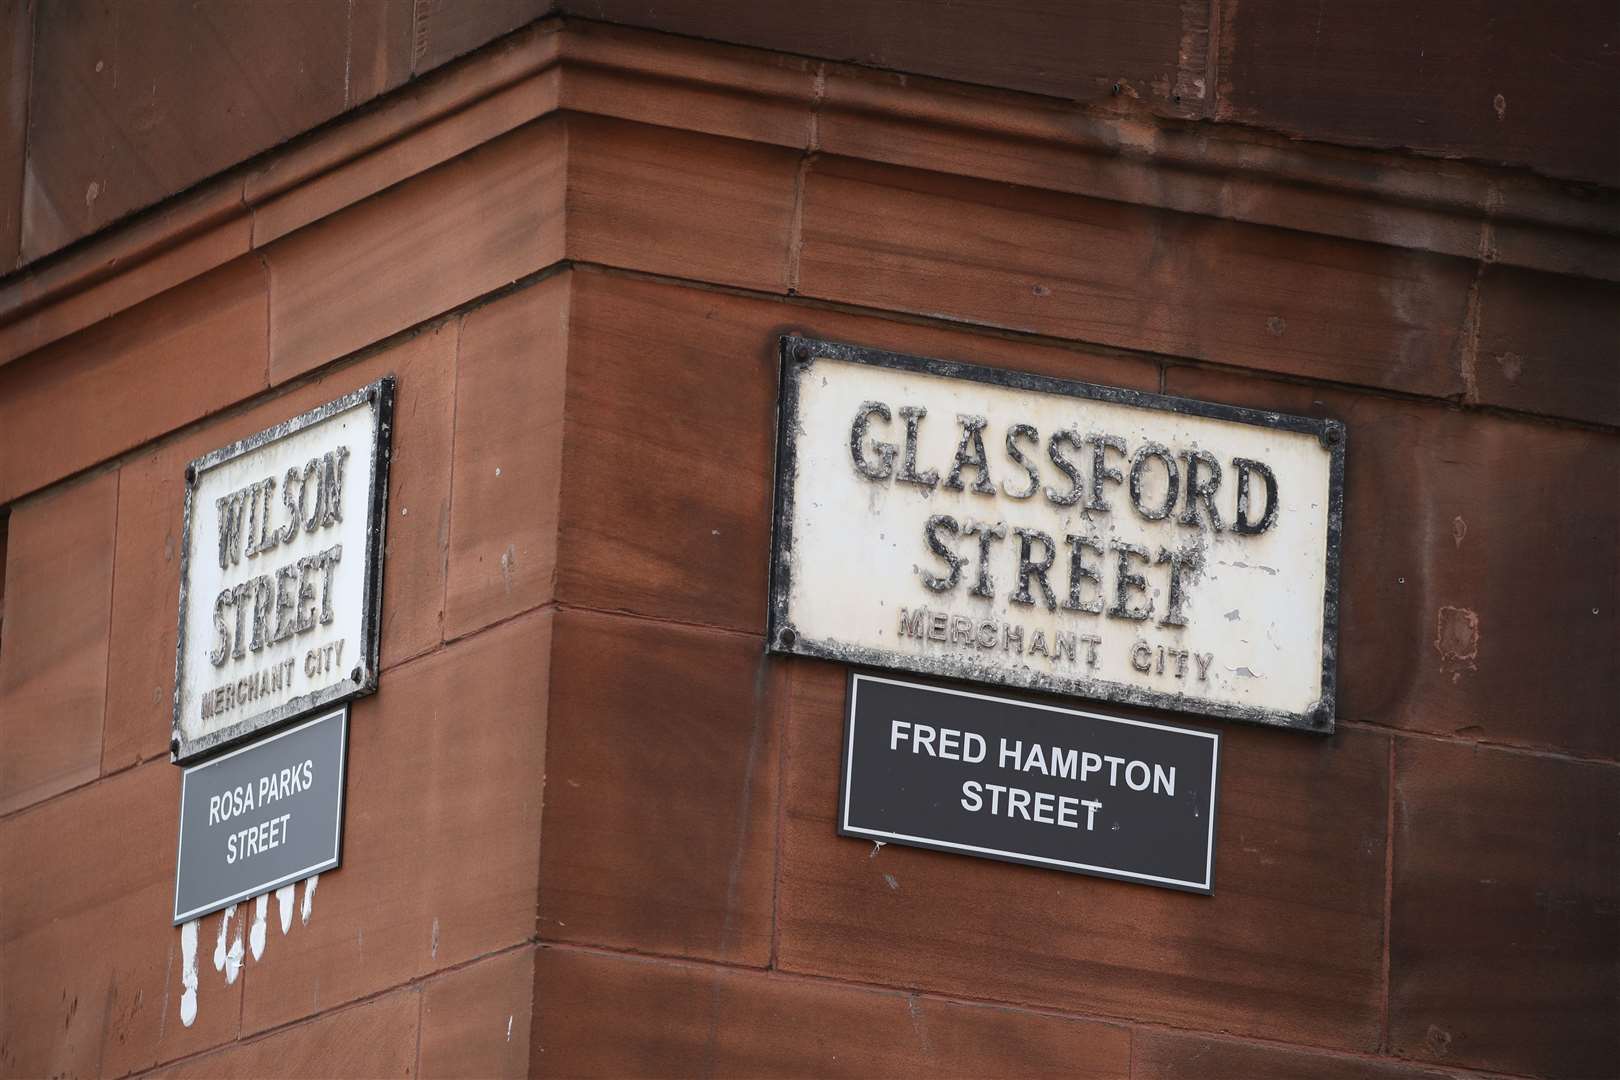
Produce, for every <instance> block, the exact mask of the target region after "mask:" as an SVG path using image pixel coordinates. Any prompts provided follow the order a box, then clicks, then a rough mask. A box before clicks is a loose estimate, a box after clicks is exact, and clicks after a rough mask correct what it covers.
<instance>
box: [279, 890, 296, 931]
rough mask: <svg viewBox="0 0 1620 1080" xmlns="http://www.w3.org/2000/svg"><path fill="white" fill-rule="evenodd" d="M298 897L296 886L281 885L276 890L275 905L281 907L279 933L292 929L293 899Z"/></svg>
mask: <svg viewBox="0 0 1620 1080" xmlns="http://www.w3.org/2000/svg"><path fill="white" fill-rule="evenodd" d="M297 895H298V886H297V884H292V885H283V886H282V887H281V888H279V889H277V890H276V903H278V904H280V905H281V932H282V933H283V934H285V933H286V932H287V931H288V930H291V929H292V913H293V898H294V897H296V896H297Z"/></svg>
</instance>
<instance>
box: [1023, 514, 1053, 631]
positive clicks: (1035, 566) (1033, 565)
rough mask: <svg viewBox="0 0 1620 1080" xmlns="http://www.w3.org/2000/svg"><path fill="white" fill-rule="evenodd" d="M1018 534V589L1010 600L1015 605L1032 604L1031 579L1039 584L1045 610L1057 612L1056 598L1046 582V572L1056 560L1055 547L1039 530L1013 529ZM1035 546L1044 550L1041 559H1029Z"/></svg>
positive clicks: (1049, 537)
mask: <svg viewBox="0 0 1620 1080" xmlns="http://www.w3.org/2000/svg"><path fill="white" fill-rule="evenodd" d="M1013 532H1015V533H1017V534H1018V589H1017V591H1016V592H1014V593H1013V594H1012V600H1013V602H1014V603H1017V604H1034V603H1035V598H1034V597H1033V596H1032V595H1030V591H1029V582H1030V579H1031V578H1034V579H1035V580H1036V581H1038V582H1040V583H1041V599H1042V600H1044V601H1045V602H1046V610H1048V611H1056V610H1057V597H1056V596H1054V595H1053V594H1052V586H1051V585H1050V584H1049V583H1048V582H1047V580H1046V575H1047V572H1048V571H1050V570H1051V569H1052V560H1053V559H1055V558H1057V545H1056V544H1054V543H1053V542H1052V537H1051V536H1050V535H1048V534H1047V533H1044V532H1041V531H1040V530H1039V529H1019V528H1014V529H1013ZM1036 544H1040V545H1041V546H1042V548H1043V549H1044V550H1045V557H1044V558H1042V559H1034V558H1031V557H1030V556H1031V553H1032V551H1033V549H1034V546H1035V545H1036Z"/></svg>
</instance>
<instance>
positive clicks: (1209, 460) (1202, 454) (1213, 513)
mask: <svg viewBox="0 0 1620 1080" xmlns="http://www.w3.org/2000/svg"><path fill="white" fill-rule="evenodd" d="M1181 460H1183V461H1185V462H1186V463H1187V502H1186V505H1184V506H1183V507H1182V508H1181V516H1180V517H1179V518H1177V519H1176V520H1177V521H1179V522H1181V523H1182V524H1183V525H1186V526H1188V527H1190V528H1194V529H1196V528H1198V527H1199V521H1198V503H1199V501H1200V500H1202V501H1203V503H1204V510H1205V512H1206V513H1207V514H1208V515H1209V527H1210V528H1211V529H1213V530H1214V531H1215V532H1220V531H1221V512H1220V511H1219V510H1217V509H1215V489H1216V488H1218V487H1220V486H1221V463H1220V462H1218V461H1216V460H1215V457H1214V455H1213V454H1210V453H1209V452H1208V451H1204V450H1183V451H1182V452H1181ZM1204 470H1208V472H1209V477H1208V479H1205V480H1200V479H1199V478H1198V474H1199V472H1201V471H1204Z"/></svg>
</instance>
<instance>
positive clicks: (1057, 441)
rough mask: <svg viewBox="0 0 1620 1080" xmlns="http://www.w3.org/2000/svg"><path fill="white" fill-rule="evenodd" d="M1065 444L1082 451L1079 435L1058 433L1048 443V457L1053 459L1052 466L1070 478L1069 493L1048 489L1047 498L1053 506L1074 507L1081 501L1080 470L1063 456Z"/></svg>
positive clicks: (1066, 432)
mask: <svg viewBox="0 0 1620 1080" xmlns="http://www.w3.org/2000/svg"><path fill="white" fill-rule="evenodd" d="M1064 443H1068V444H1069V445H1070V446H1072V447H1074V448H1075V449H1076V450H1078V449H1080V435H1079V433H1077V432H1074V431H1058V432H1054V433H1053V434H1052V437H1051V438H1050V439H1048V440H1047V441H1046V456H1047V457H1049V458H1051V459H1052V464H1054V465H1056V466H1057V467H1058V470H1059V471H1060V472H1062V473H1063V475H1064V476H1067V477H1068V478H1069V490H1068V491H1058V490H1057V489H1056V488H1052V487H1049V488H1047V489H1046V498H1047V500H1048V501H1049V502H1051V504H1052V505H1053V506H1073V505H1074V504H1075V503H1077V502H1079V501H1080V470H1079V469H1077V468H1075V467H1074V462H1072V461H1070V460H1069V459H1068V458H1066V457H1064V456H1063V449H1062V448H1063V444H1064Z"/></svg>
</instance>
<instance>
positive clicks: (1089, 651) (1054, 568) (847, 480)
mask: <svg viewBox="0 0 1620 1080" xmlns="http://www.w3.org/2000/svg"><path fill="white" fill-rule="evenodd" d="M1343 462H1344V429H1343V427H1342V426H1341V425H1340V424H1338V423H1337V422H1336V421H1332V420H1318V419H1311V418H1306V417H1295V416H1285V415H1281V414H1277V413H1269V412H1259V411H1256V410H1249V409H1240V408H1234V407H1229V406H1223V405H1214V404H1209V403H1204V402H1195V401H1188V400H1185V399H1179V398H1169V397H1163V396H1160V395H1154V394H1144V393H1139V392H1136V391H1130V390H1121V389H1116V388H1112V387H1103V386H1096V385H1092V384H1088V383H1078V382H1069V381H1065V380H1059V379H1051V378H1046V377H1042V376H1036V375H1028V374H1021V373H1016V372H1008V371H1002V370H998V369H993V368H986V367H978V366H975V365H969V364H960V363H952V362H948V361H939V360H928V359H923V358H919V357H909V356H900V355H897V354H892V353H884V352H878V351H874V350H868V349H860V348H855V347H852V346H847V345H839V344H835V343H830V342H823V341H814V340H809V339H802V338H784V339H783V373H782V402H781V417H780V422H779V431H778V450H777V505H776V518H775V537H774V545H773V560H772V581H771V609H770V635H769V639H768V640H769V647H770V648H771V649H773V650H775V651H778V652H790V653H799V654H804V655H809V656H820V657H826V658H829V659H835V660H842V661H845V662H847V663H854V664H869V665H874V666H879V667H887V668H896V669H901V670H908V671H917V672H924V673H930V674H936V675H944V676H950V677H955V678H961V679H970V680H973V681H978V682H988V683H999V684H1003V685H1010V686H1021V687H1028V688H1033V689H1040V690H1049V691H1057V692H1062V693H1068V694H1074V695H1078V696H1084V697H1091V698H1100V699H1103V700H1109V701H1122V702H1127V703H1132V704H1139V705H1150V706H1158V707H1163V708H1171V709H1177V710H1181V711H1185V712H1191V713H1197V714H1201V715H1209V716H1219V717H1225V718H1229V719H1237V720H1247V721H1252V722H1257V723H1265V724H1273V725H1278V726H1284V727H1293V728H1298V729H1301V730H1307V731H1316V732H1326V731H1331V730H1332V726H1333V712H1334V671H1335V655H1334V648H1335V636H1336V627H1337V614H1338V613H1337V594H1338V582H1337V577H1338V551H1339V536H1340V529H1341V521H1340V517H1341V513H1342V499H1343V483H1342V477H1343Z"/></svg>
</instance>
